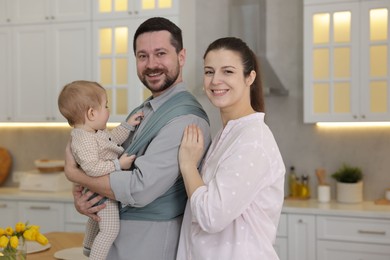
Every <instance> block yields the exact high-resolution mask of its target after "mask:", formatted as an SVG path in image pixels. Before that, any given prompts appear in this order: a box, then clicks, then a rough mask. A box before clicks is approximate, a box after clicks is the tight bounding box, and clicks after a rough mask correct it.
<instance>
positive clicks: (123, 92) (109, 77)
mask: <svg viewBox="0 0 390 260" xmlns="http://www.w3.org/2000/svg"><path fill="white" fill-rule="evenodd" d="M141 22H142V20H141V19H131V20H129V19H127V20H118V21H101V22H96V23H94V35H93V39H94V41H93V45H94V51H93V53H94V57H93V60H94V61H93V66H94V67H93V71H94V78H95V79H96V81H97V82H99V83H100V84H102V86H103V87H104V88H105V89H106V90H107V98H108V106H109V107H110V113H111V115H110V121H111V122H120V121H123V120H124V119H125V117H126V116H127V115H128V113H129V111H130V110H131V109H132V108H134V107H136V106H137V105H139V104H140V103H141V101H142V100H143V95H142V94H143V89H144V87H143V85H142V83H141V82H140V81H139V79H138V77H137V71H136V65H135V58H134V52H133V42H132V38H133V37H132V33H133V32H134V31H135V30H136V28H137V27H138V26H139V24H141Z"/></svg>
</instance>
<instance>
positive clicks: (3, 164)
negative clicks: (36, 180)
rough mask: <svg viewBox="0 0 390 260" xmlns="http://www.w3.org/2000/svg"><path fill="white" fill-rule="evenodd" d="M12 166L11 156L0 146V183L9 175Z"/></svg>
mask: <svg viewBox="0 0 390 260" xmlns="http://www.w3.org/2000/svg"><path fill="white" fill-rule="evenodd" d="M11 166H12V157H11V154H10V152H9V151H8V150H7V149H5V148H2V147H0V185H1V184H3V183H4V182H5V181H6V180H7V177H8V175H9V172H10V170H11Z"/></svg>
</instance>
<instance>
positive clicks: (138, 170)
mask: <svg viewBox="0 0 390 260" xmlns="http://www.w3.org/2000/svg"><path fill="white" fill-rule="evenodd" d="M180 91H186V89H185V86H184V84H183V83H180V84H177V85H176V86H175V87H173V88H171V89H169V90H167V91H166V92H165V93H163V94H162V95H160V96H158V97H156V98H154V99H152V100H151V101H148V102H147V103H148V104H145V106H144V108H143V111H144V114H145V117H144V119H143V121H142V122H141V124H140V125H139V127H138V129H136V130H135V131H134V133H133V135H134V136H136V135H137V133H139V131H142V127H143V125H144V123H145V122H147V120H148V119H149V118H150V115H151V114H152V113H154V111H156V110H157V109H158V108H159V107H160V106H161V104H163V103H164V102H165V101H167V100H168V99H169V98H170V97H171V96H173V95H175V94H176V93H178V92H180ZM189 124H196V125H198V126H199V127H201V129H202V130H203V134H204V136H205V144H206V146H205V147H207V146H208V144H209V142H210V129H209V125H208V123H207V121H206V120H204V119H202V118H200V117H197V116H195V115H184V116H180V117H177V118H175V119H173V120H172V121H171V122H169V123H168V124H167V125H166V126H164V127H163V128H162V129H161V130H160V132H159V133H158V135H157V136H156V137H155V138H154V139H153V141H152V142H151V143H150V144H149V145H148V146H147V149H146V150H145V151H144V153H141V154H143V155H140V156H138V157H137V158H136V160H135V162H134V166H135V169H134V170H133V171H118V172H113V173H111V174H110V184H111V189H112V190H113V192H114V194H115V197H116V199H117V200H118V201H120V202H121V203H122V204H123V205H131V206H133V207H143V206H145V205H147V204H149V203H150V202H152V201H154V200H155V199H156V198H158V197H159V196H161V195H163V194H164V193H165V192H166V191H167V190H168V189H169V188H170V187H171V186H172V185H173V184H174V183H175V182H176V180H177V178H179V177H180V172H179V165H178V157H177V153H178V148H179V145H180V143H181V138H182V136H183V132H184V128H185V127H186V126H187V125H189ZM133 135H130V137H129V138H130V139H132V138H133ZM180 224H181V217H178V218H176V219H172V220H169V221H137V220H136V221H134V220H121V229H120V234H119V235H118V237H117V239H116V241H115V242H114V245H113V246H112V247H111V250H110V254H109V256H108V259H118V260H119V259H129V257H131V259H135V260H138V259H148V260H150V259H160V260H163V259H167V260H168V259H169V260H171V259H172V260H173V259H175V256H176V248H177V241H178V237H179V232H180ZM165 256H166V257H165Z"/></svg>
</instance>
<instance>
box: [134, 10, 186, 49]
mask: <svg viewBox="0 0 390 260" xmlns="http://www.w3.org/2000/svg"><path fill="white" fill-rule="evenodd" d="M157 31H168V32H169V33H170V34H171V44H172V46H173V47H175V49H176V53H179V52H180V51H181V50H182V49H183V37H182V35H181V29H180V28H179V27H178V26H177V25H176V24H174V23H173V22H171V21H169V20H168V19H166V18H163V17H153V18H149V19H148V20H146V21H145V22H143V23H142V24H141V25H140V26H139V27H138V29H137V30H136V31H135V34H134V38H133V50H134V54H135V42H136V40H137V38H138V36H139V35H141V34H143V33H147V32H157Z"/></svg>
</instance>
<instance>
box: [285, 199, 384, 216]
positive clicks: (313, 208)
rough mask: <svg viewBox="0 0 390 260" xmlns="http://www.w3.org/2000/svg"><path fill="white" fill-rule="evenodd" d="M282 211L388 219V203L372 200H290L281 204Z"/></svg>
mask: <svg viewBox="0 0 390 260" xmlns="http://www.w3.org/2000/svg"><path fill="white" fill-rule="evenodd" d="M282 212H283V213H295V214H313V215H314V214H315V215H327V216H332V215H337V216H346V217H359V216H360V217H372V218H382V219H390V205H377V204H375V203H374V201H363V202H361V203H350V204H348V203H338V202H337V201H334V200H333V201H330V202H328V203H321V202H318V201H317V200H316V199H309V200H290V199H287V200H285V201H284V204H283V209H282Z"/></svg>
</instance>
